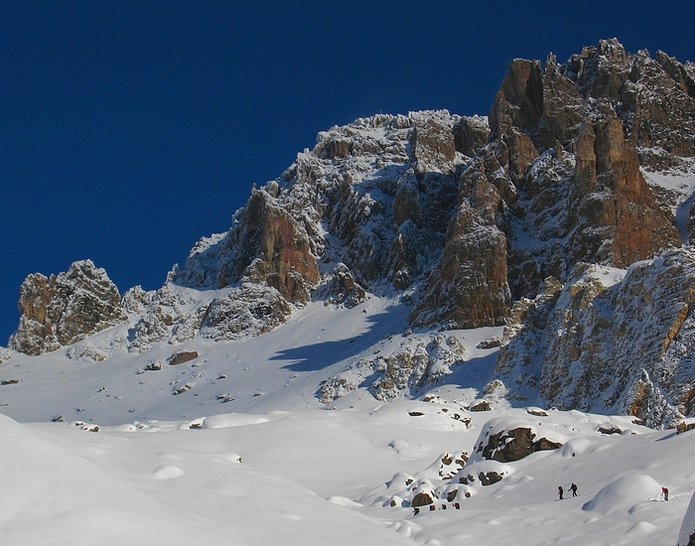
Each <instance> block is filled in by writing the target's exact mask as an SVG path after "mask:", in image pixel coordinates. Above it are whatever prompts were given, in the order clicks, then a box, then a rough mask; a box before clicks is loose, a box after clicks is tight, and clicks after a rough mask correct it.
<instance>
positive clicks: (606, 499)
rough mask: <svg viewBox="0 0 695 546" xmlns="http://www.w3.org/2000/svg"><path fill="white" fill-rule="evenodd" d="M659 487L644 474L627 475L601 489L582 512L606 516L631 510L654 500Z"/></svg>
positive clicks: (659, 489)
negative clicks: (639, 504)
mask: <svg viewBox="0 0 695 546" xmlns="http://www.w3.org/2000/svg"><path fill="white" fill-rule="evenodd" d="M660 492H661V486H660V485H659V484H658V483H657V482H656V481H655V480H654V478H652V477H651V476H647V475H646V474H628V475H626V476H623V477H621V478H618V479H617V480H614V481H612V482H611V483H609V484H608V485H606V486H605V487H604V488H602V489H601V490H600V491H599V492H598V493H597V494H596V496H595V497H594V498H593V499H591V500H590V501H589V502H586V503H584V505H583V506H582V510H584V511H585V512H594V513H596V514H597V515H606V514H611V513H615V512H624V511H629V510H631V509H632V508H633V507H634V506H636V505H637V504H638V503H640V502H643V501H646V500H650V499H656V498H658V496H659V493H660Z"/></svg>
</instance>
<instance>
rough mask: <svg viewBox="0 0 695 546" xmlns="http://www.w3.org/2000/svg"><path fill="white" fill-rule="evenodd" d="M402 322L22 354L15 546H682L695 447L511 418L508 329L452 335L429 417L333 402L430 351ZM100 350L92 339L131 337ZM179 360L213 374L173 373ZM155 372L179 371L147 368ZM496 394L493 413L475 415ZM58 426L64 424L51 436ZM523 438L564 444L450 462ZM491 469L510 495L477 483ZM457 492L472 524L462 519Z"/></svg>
mask: <svg viewBox="0 0 695 546" xmlns="http://www.w3.org/2000/svg"><path fill="white" fill-rule="evenodd" d="M363 311H364V312H363ZM404 315H405V311H404V309H403V308H402V307H401V306H399V305H398V304H397V302H395V301H393V300H389V299H386V298H384V299H380V298H371V299H369V300H368V301H367V302H365V303H363V304H361V305H360V306H357V307H355V308H353V309H341V308H336V307H333V306H324V305H322V304H320V303H316V304H309V305H307V306H306V307H305V308H303V309H300V310H299V311H297V312H296V314H295V316H294V317H293V318H292V320H291V321H290V322H289V323H287V324H285V325H283V326H281V327H279V328H277V329H276V330H274V331H273V332H270V333H269V334H266V335H263V336H260V337H255V338H244V339H240V340H237V341H233V342H219V343H212V342H206V341H201V340H194V341H192V342H190V343H188V344H184V345H182V346H180V347H179V346H177V347H173V346H171V345H166V344H160V345H154V346H153V347H152V349H151V350H149V351H148V352H145V353H143V354H130V353H126V352H122V351H121V352H119V351H116V352H114V353H113V354H112V356H111V357H110V358H108V359H107V360H105V361H103V362H97V363H95V362H89V361H87V362H85V361H82V360H79V359H75V358H74V357H73V356H72V354H73V352H71V351H70V350H66V351H58V352H55V353H49V354H46V355H42V356H39V357H26V356H23V355H17V354H13V355H12V357H11V358H10V359H9V360H7V361H5V362H4V363H2V364H0V381H4V382H5V384H3V385H0V404H2V406H0V412H1V413H4V414H6V415H8V416H9V417H2V418H1V419H0V435H2V438H3V442H2V444H0V465H1V466H2V468H3V475H4V476H5V480H4V485H5V486H4V490H5V491H7V492H11V493H10V494H6V495H4V496H3V497H2V499H1V500H0V544H12V545H14V544H23V545H24V544H37V545H38V544H41V545H44V544H61V545H62V544H70V545H74V544H95V543H99V544H148V545H150V544H155V545H156V544H168V545H171V544H211V545H214V544H245V545H253V544H258V545H261V544H263V545H269V544H291V545H294V544H297V545H300V544H301V545H314V544H316V545H319V544H322V545H323V544H331V545H334V544H335V545H339V544H358V543H362V544H379V545H385V544H460V543H463V542H466V541H470V542H472V543H475V544H481V545H484V544H505V543H509V540H510V537H514V543H515V544H529V545H531V544H533V545H536V544H611V545H615V544H633V545H638V544H644V545H648V544H649V545H651V544H656V543H659V544H674V543H675V541H676V537H677V534H678V530H679V528H680V525H681V520H682V519H683V515H684V513H685V511H686V507H687V504H688V502H689V499H690V497H691V495H692V492H693V490H695V472H694V471H693V470H692V468H691V464H690V461H691V457H692V453H693V450H694V449H695V432H689V433H685V434H682V435H675V434H674V432H673V431H653V430H650V429H646V428H644V427H640V426H637V425H634V424H633V423H632V422H631V421H630V418H628V417H607V416H597V415H588V414H583V413H580V412H577V411H571V412H558V411H552V410H551V411H548V412H547V413H548V416H545V417H539V416H536V415H531V414H529V413H527V412H526V410H525V409H524V408H510V407H508V403H507V402H506V401H505V400H504V399H503V398H502V397H501V396H499V393H496V392H495V391H494V389H490V388H488V390H487V392H485V388H486V385H485V381H486V380H487V378H489V377H490V372H491V370H492V367H493V366H494V357H495V354H496V353H495V352H496V350H497V349H481V348H477V347H478V346H479V343H480V342H481V341H483V340H485V339H489V338H494V337H496V336H498V335H499V334H500V333H501V331H500V329H499V328H487V329H481V330H469V331H458V332H453V334H452V335H455V336H457V338H458V339H459V340H460V341H461V343H462V344H463V345H464V346H465V360H464V361H463V362H462V363H460V364H458V365H457V366H456V367H455V369H454V373H453V374H452V375H451V376H449V377H448V379H447V382H446V383H441V384H439V385H431V386H430V387H429V390H430V394H429V396H428V397H427V399H428V400H429V401H427V402H425V401H423V400H409V399H399V400H395V401H392V402H390V403H382V402H380V401H378V400H376V399H374V398H373V397H372V396H371V395H370V394H369V392H368V390H366V389H364V388H361V389H358V390H356V391H354V392H352V393H351V394H349V395H347V396H345V397H343V398H339V399H338V400H336V401H335V402H333V403H330V404H328V405H323V404H320V403H319V402H318V400H317V398H316V396H315V395H316V392H317V388H318V386H319V384H320V382H321V381H322V380H323V379H325V378H327V377H331V376H334V375H336V373H338V372H340V371H342V370H344V369H345V368H346V366H348V365H349V364H350V363H351V362H353V361H355V360H356V359H359V358H361V356H362V355H364V354H365V353H366V352H368V351H374V346H377V347H381V349H383V350H384V351H386V350H388V347H390V346H391V345H397V344H399V343H401V342H408V340H409V339H411V338H412V339H413V340H417V338H418V336H420V335H422V334H421V333H418V332H414V333H412V334H411V333H408V334H407V335H402V334H397V332H402V331H403V330H404V328H403V326H404V320H405V317H404ZM99 335H100V336H104V339H103V340H101V341H100V340H99V339H95V338H92V339H91V340H90V341H89V342H90V343H93V344H95V345H99V344H103V343H106V342H107V340H108V339H113V338H114V337H117V336H119V335H121V334H119V332H117V331H116V330H115V329H112V330H109V331H105V332H103V333H101V334H99ZM483 346H484V345H483ZM381 349H377V350H381ZM181 350H195V351H197V352H198V353H199V357H198V358H197V359H195V360H193V361H191V362H188V363H185V364H180V365H177V366H169V365H168V364H166V359H167V358H168V357H169V356H170V355H171V354H172V353H173V352H177V351H181ZM153 361H160V362H162V363H163V366H162V369H161V370H158V371H156V370H149V371H144V368H145V367H146V366H147V365H148V364H150V363H152V362H153ZM14 380H16V381H17V382H14ZM186 383H188V384H190V385H191V388H190V390H188V391H186V392H183V393H182V394H178V395H175V394H173V392H174V389H175V388H177V386H180V385H181V384H186ZM464 387H465V388H464ZM488 387H489V386H488ZM481 397H485V398H486V399H487V400H488V401H489V402H490V403H491V404H492V407H493V409H492V411H489V412H487V411H483V412H474V411H469V410H468V409H466V408H467V407H468V406H469V405H470V404H471V403H472V402H473V401H474V400H475V399H478V398H481ZM225 400H227V401H225ZM56 416H61V417H62V419H63V420H64V422H55V423H50V422H47V421H50V419H52V418H54V417H56ZM13 419H14V420H13ZM17 421H21V422H23V423H25V424H20V423H18V422H17ZM487 423H490V425H487ZM516 426H528V427H532V428H533V430H534V431H535V432H536V433H537V434H541V433H542V434H544V435H545V436H546V437H548V438H549V439H552V440H553V441H559V442H561V443H562V444H563V447H561V448H559V449H557V450H555V451H543V452H538V453H535V454H533V455H530V456H528V457H526V458H524V459H522V460H520V461H516V462H508V463H499V462H497V461H485V460H480V456H479V455H475V456H473V457H472V458H471V461H470V463H469V464H468V466H466V467H465V468H463V470H461V469H459V468H458V467H456V465H455V464H453V466H452V465H449V466H446V465H444V463H443V462H442V461H443V460H446V461H448V460H449V459H453V458H456V457H459V456H463V455H460V454H462V452H467V453H468V454H473V453H474V451H475V448H476V446H477V445H479V444H480V442H482V441H484V440H485V438H487V437H489V435H490V434H491V433H494V432H495V431H497V430H502V429H504V428H507V429H509V428H511V427H516ZM600 427H603V428H607V429H610V428H619V429H620V430H621V431H623V432H622V434H612V435H607V434H602V433H600V432H598V429H599V428H600ZM97 429H98V431H97ZM90 430H91V431H90ZM450 454H452V455H453V454H459V455H455V457H450ZM490 470H495V471H501V472H502V473H503V474H504V476H505V477H504V479H502V480H501V481H499V482H497V483H495V484H493V485H488V486H482V485H481V482H480V481H479V480H477V481H474V482H473V483H472V484H469V485H466V486H463V485H462V484H461V483H460V478H461V477H463V476H465V475H467V474H473V475H477V474H478V473H479V472H489V471H490ZM440 472H441V474H440ZM447 472H448V474H447ZM450 474H451V475H450ZM410 479H412V481H411V482H410V483H408V481H409V480H410ZM571 482H575V483H577V484H578V486H579V497H578V498H577V499H573V498H566V499H565V500H563V501H562V502H558V501H557V500H556V494H557V487H558V486H559V485H562V486H563V487H564V488H565V490H567V489H568V488H569V485H570V483H571ZM661 485H666V486H668V487H669V489H670V491H671V500H670V501H669V502H668V503H665V502H659V493H660V489H659V486H661ZM418 488H419V489H418ZM427 489H431V490H432V491H433V492H436V494H439V495H441V497H440V498H438V499H437V500H436V502H435V506H436V507H437V510H435V511H429V510H422V511H421V512H420V514H418V515H414V513H413V510H412V508H411V507H410V502H411V501H412V499H413V496H414V494H415V492H416V491H418V490H427ZM453 491H458V493H457V497H456V498H455V502H459V506H460V507H461V508H460V510H456V509H455V507H454V505H453V501H452V502H447V496H448V495H449V494H451V493H452V492H453ZM465 492H468V493H469V494H470V496H469V497H466V496H465V495H464V493H465ZM444 504H446V505H447V510H443V509H442V506H443V505H444Z"/></svg>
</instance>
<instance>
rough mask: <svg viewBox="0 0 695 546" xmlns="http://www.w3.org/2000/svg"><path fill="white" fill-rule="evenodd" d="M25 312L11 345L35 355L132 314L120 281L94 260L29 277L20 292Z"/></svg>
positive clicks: (97, 330)
mask: <svg viewBox="0 0 695 546" xmlns="http://www.w3.org/2000/svg"><path fill="white" fill-rule="evenodd" d="M19 310H20V313H21V316H20V319H19V327H18V328H17V331H16V332H15V333H14V334H13V336H12V337H11V338H10V343H9V345H10V347H11V348H12V349H14V350H16V351H19V352H23V353H26V354H30V355H36V354H40V353H44V352H48V351H54V350H56V349H58V348H60V347H61V346H65V345H70V344H72V343H75V342H77V341H80V340H82V339H84V338H85V337H87V336H89V335H91V334H94V333H96V332H99V331H101V330H104V329H105V328H108V327H110V326H114V325H116V324H118V323H120V322H123V321H124V320H125V318H126V316H125V313H124V310H123V308H122V307H121V297H120V294H119V293H118V289H117V288H116V285H115V284H114V283H113V282H112V281H111V279H109V277H108V275H107V274H106V271H105V270H104V269H101V268H97V267H96V266H95V265H94V263H92V261H91V260H83V261H79V262H75V263H73V264H72V265H71V266H70V268H69V269H68V271H67V272H64V273H59V274H58V275H51V276H50V277H46V276H45V275H42V274H41V273H34V274H31V275H29V276H28V277H27V278H26V280H25V281H24V282H23V283H22V286H21V287H20V290H19Z"/></svg>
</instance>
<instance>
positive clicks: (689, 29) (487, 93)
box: [0, 0, 695, 344]
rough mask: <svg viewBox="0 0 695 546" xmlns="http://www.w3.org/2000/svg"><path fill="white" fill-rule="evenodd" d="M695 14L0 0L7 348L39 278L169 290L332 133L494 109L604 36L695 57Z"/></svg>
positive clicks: (652, 9)
mask: <svg viewBox="0 0 695 546" xmlns="http://www.w3.org/2000/svg"><path fill="white" fill-rule="evenodd" d="M607 5H609V6H610V7H606V6H607ZM693 28H695V10H694V9H693V8H692V6H691V5H690V3H689V2H658V3H657V2H639V1H632V2H580V3H576V2H572V3H570V2H561V1H557V0H556V1H555V2H476V3H473V2H463V1H460V2H450V1H445V0H440V1H437V2H426V1H422V2H420V1H414V0H413V1H402V2H396V1H390V0H383V1H376V2H374V1H371V2H364V1H353V2H339V1H330V0H323V1H317V2H303V1H293V2H289V1H288V2H272V1H269V2H251V1H250V2H231V1H230V2H205V1H199V2H177V1H167V2H157V1H148V2H139V1H138V2H105V1H88V2H71V1H65V2H46V1H41V2H31V1H22V2H19V1H10V2H8V1H4V0H0V71H1V72H0V184H2V186H1V187H2V188H3V196H2V199H0V230H1V236H0V259H1V260H2V264H3V265H2V268H1V269H0V344H4V343H5V341H6V339H7V337H8V336H9V335H10V334H11V332H12V331H13V330H14V329H15V327H16V325H17V320H18V311H17V299H18V292H19V286H20V284H21V282H22V280H23V279H24V278H25V277H26V275H27V274H29V273H32V272H41V273H44V274H50V273H58V272H60V271H65V270H66V269H67V267H68V266H69V265H70V263H71V262H73V261H75V260H78V259H84V258H91V259H92V260H93V261H94V262H95V263H96V264H97V265H98V266H100V267H104V268H105V269H106V270H107V271H108V273H109V275H110V277H111V278H112V279H113V280H114V282H116V284H117V285H118V287H119V289H120V290H121V292H124V291H125V290H126V289H127V288H129V287H131V286H134V285H136V284H140V285H142V286H143V287H144V288H145V289H153V288H157V287H159V286H161V284H162V283H163V281H164V278H165V276H166V272H167V271H168V270H169V269H170V268H171V266H172V264H174V263H176V262H182V261H183V260H184V259H185V256H186V253H187V251H188V250H189V248H190V247H191V246H192V245H193V244H194V243H195V241H196V240H197V239H198V238H199V237H201V236H203V235H208V234H210V233H213V232H220V231H224V230H226V229H227V228H228V227H229V222H230V218H231V215H232V213H233V212H234V210H236V209H237V208H239V207H240V206H242V205H243V203H244V202H245V200H246V198H247V197H248V194H249V190H250V188H251V185H252V183H254V182H256V183H259V184H262V183H264V182H266V181H267V180H270V179H272V178H275V177H277V176H278V175H280V174H281V173H282V171H283V170H284V169H285V168H286V167H288V166H289V164H290V163H291V162H292V160H293V159H294V157H295V155H296V153H297V152H298V151H300V150H302V149H303V148H305V147H308V148H311V147H312V146H313V144H314V142H315V136H316V133H317V132H318V131H320V130H323V129H326V128H328V127H330V126H332V125H336V124H344V123H348V122H350V121H351V120H353V119H355V118H356V117H359V116H365V115H370V114H373V113H377V112H389V113H399V112H400V113H405V112H408V111H409V110H419V109H425V108H447V109H449V110H450V111H452V112H455V113H460V114H473V113H481V114H487V112H488V111H489V109H490V106H491V104H492V101H493V98H494V94H495V92H496V90H497V87H498V85H499V83H500V81H501V79H502V77H503V76H504V72H505V69H506V66H507V64H508V63H509V61H510V60H511V59H513V58H515V57H527V58H540V59H545V57H546V55H547V53H548V52H549V51H553V52H554V53H556V54H557V56H558V59H559V60H561V61H564V60H565V59H566V58H567V57H568V56H569V55H570V54H571V53H573V52H576V51H579V50H580V49H581V47H582V46H583V45H590V44H595V43H596V42H597V41H598V40H599V39H600V38H603V37H612V36H617V37H618V38H619V39H620V40H621V41H622V42H623V44H624V45H625V46H626V47H627V48H628V49H629V50H630V51H635V50H637V49H641V48H647V49H649V50H650V52H651V53H652V54H653V53H655V52H656V50H657V49H663V50H664V51H666V52H668V53H670V54H671V55H675V56H676V57H677V58H678V59H679V60H686V59H691V60H695V38H694V36H695V33H694V32H693Z"/></svg>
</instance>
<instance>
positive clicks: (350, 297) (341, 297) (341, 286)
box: [327, 262, 367, 308]
mask: <svg viewBox="0 0 695 546" xmlns="http://www.w3.org/2000/svg"><path fill="white" fill-rule="evenodd" d="M327 298H328V301H329V302H331V303H336V304H339V305H344V306H345V307H347V308H351V307H355V306H356V305H359V304H360V303H362V302H363V301H365V299H366V298H367V294H366V293H365V291H364V288H362V287H361V286H360V285H359V284H357V282H356V281H355V278H354V277H353V275H352V272H351V271H350V268H349V267H348V266H346V265H345V264H344V263H342V262H341V263H339V264H337V265H336V266H335V269H334V270H333V279H332V280H331V281H330V282H329V284H328V286H327Z"/></svg>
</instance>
